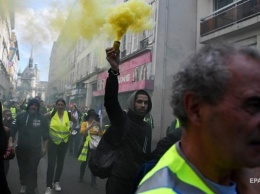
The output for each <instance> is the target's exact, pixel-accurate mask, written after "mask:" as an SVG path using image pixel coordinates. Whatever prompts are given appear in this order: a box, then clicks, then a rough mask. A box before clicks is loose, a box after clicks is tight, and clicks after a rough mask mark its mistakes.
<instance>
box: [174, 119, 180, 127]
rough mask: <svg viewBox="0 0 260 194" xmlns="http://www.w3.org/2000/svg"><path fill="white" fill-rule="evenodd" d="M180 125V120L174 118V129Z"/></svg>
mask: <svg viewBox="0 0 260 194" xmlns="http://www.w3.org/2000/svg"><path fill="white" fill-rule="evenodd" d="M179 127H180V121H179V119H177V118H176V124H175V129H177V128H179Z"/></svg>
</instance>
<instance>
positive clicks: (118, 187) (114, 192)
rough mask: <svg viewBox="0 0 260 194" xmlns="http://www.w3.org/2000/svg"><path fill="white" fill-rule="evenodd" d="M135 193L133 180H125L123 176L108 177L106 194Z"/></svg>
mask: <svg viewBox="0 0 260 194" xmlns="http://www.w3.org/2000/svg"><path fill="white" fill-rule="evenodd" d="M121 193H124V194H133V193H134V189H133V183H132V181H127V180H123V179H121V178H118V177H115V176H111V177H109V178H108V179H107V183H106V194H121Z"/></svg>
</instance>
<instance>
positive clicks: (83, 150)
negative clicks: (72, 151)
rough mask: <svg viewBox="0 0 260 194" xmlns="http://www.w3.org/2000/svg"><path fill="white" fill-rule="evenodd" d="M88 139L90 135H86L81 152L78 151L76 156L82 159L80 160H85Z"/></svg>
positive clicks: (79, 159)
mask: <svg viewBox="0 0 260 194" xmlns="http://www.w3.org/2000/svg"><path fill="white" fill-rule="evenodd" d="M89 141H90V136H87V138H86V141H85V143H84V146H83V148H82V150H81V153H80V155H79V157H78V161H82V162H84V161H87V155H88V143H89Z"/></svg>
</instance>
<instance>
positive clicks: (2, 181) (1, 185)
mask: <svg viewBox="0 0 260 194" xmlns="http://www.w3.org/2000/svg"><path fill="white" fill-rule="evenodd" d="M0 193H5V194H11V192H10V190H9V188H8V184H7V181H6V177H5V172H4V163H3V160H2V158H0Z"/></svg>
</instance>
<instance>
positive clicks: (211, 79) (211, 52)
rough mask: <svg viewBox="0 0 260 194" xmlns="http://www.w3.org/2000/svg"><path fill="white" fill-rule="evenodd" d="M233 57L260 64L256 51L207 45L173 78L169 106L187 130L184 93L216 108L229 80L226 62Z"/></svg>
mask: <svg viewBox="0 0 260 194" xmlns="http://www.w3.org/2000/svg"><path fill="white" fill-rule="evenodd" d="M236 54H242V55H246V56H249V57H251V58H253V59H256V60H260V55H259V53H258V51H257V50H256V49H253V48H249V47H239V46H238V45H234V44H229V45H226V44H212V45H206V46H205V47H203V48H202V49H201V50H200V51H199V52H197V53H195V54H194V55H193V56H191V57H190V58H189V59H188V60H187V61H186V62H184V63H183V68H182V69H181V70H180V71H179V72H178V73H177V74H176V75H175V76H174V80H173V87H172V88H173V93H172V100H171V106H172V107H173V111H174V115H175V116H176V117H177V118H178V119H179V121H180V123H181V125H182V126H183V127H186V126H187V124H188V116H187V114H186V111H185V108H184V104H183V97H184V94H185V93H186V92H187V91H191V92H194V93H196V94H197V95H198V97H199V99H200V100H202V101H204V102H206V103H209V104H211V105H215V104H217V103H218V102H219V101H220V100H221V99H222V98H223V95H224V92H225V90H226V87H227V83H228V81H229V80H230V78H231V75H230V72H229V69H228V65H227V63H228V62H227V60H228V59H229V58H230V57H231V56H234V55H236Z"/></svg>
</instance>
